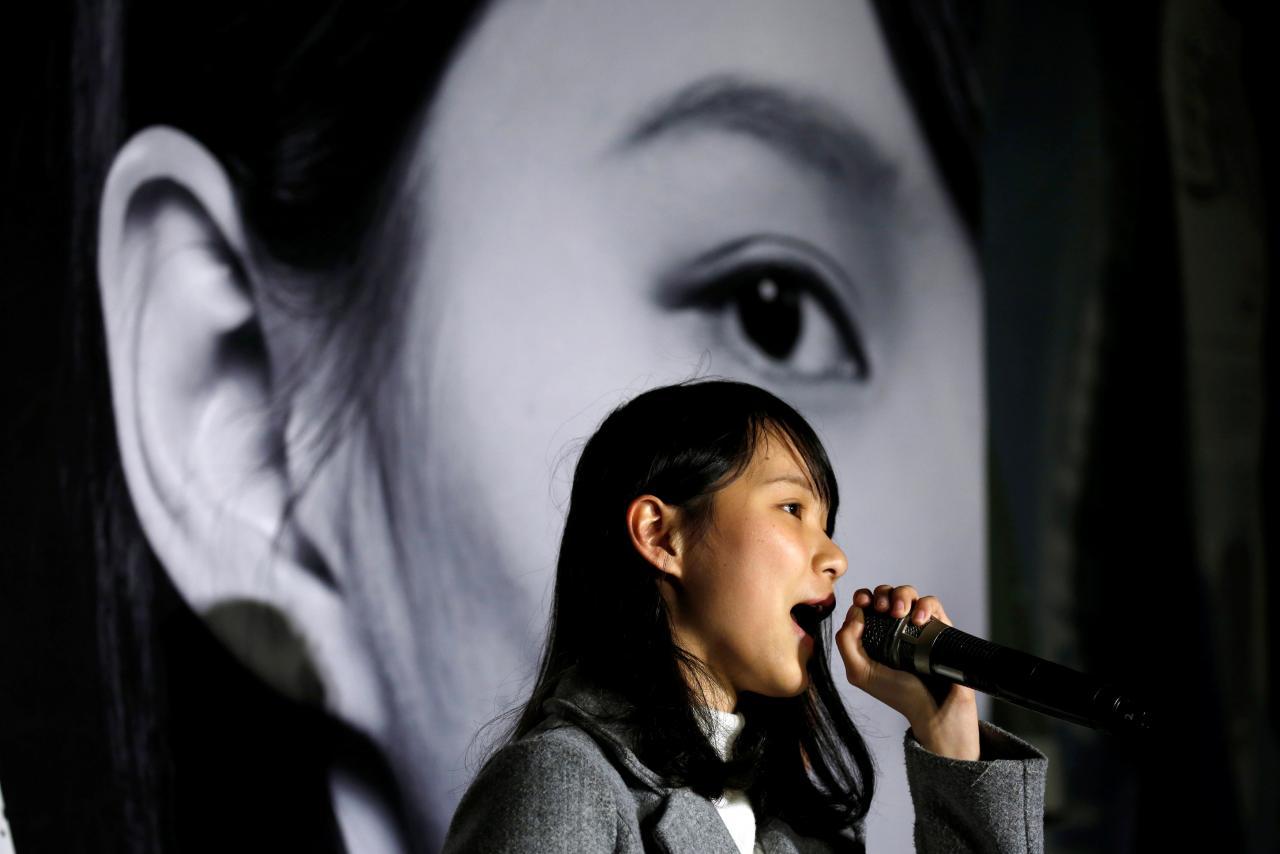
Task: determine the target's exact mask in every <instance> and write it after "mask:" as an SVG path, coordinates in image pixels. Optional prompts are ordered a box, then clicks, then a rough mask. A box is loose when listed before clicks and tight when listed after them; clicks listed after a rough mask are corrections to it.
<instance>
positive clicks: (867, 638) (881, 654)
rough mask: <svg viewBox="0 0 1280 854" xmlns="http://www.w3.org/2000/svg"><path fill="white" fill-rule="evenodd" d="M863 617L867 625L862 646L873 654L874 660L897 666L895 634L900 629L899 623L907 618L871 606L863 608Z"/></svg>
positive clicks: (868, 652) (864, 629) (863, 632)
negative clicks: (890, 614) (893, 646)
mask: <svg viewBox="0 0 1280 854" xmlns="http://www.w3.org/2000/svg"><path fill="white" fill-rule="evenodd" d="M862 617H863V619H864V620H865V621H866V627H865V628H863V630H862V647H863V649H865V650H866V651H867V655H869V656H871V659H872V661H878V662H880V663H881V664H887V665H889V666H890V667H894V666H896V664H897V662H895V661H893V659H892V641H893V635H894V633H895V632H897V630H898V624H899V623H901V622H902V620H903V619H905V618H901V617H890V616H889V615H888V614H880V613H877V612H875V611H873V610H871V609H870V608H863V609H862Z"/></svg>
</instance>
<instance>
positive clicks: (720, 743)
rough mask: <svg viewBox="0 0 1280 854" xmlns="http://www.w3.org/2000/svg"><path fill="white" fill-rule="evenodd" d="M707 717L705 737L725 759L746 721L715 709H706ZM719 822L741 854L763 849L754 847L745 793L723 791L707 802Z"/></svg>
mask: <svg viewBox="0 0 1280 854" xmlns="http://www.w3.org/2000/svg"><path fill="white" fill-rule="evenodd" d="M707 711H708V712H709V713H710V715H711V724H712V729H711V732H709V733H707V738H708V739H710V741H711V746H712V747H714V748H715V751H716V753H718V754H719V755H720V758H721V759H725V760H727V759H728V758H729V754H730V753H732V752H733V744H734V742H736V741H737V740H738V735H739V734H740V733H741V732H742V728H743V727H744V726H746V723H747V719H746V718H745V717H743V716H742V715H740V714H738V713H736V712H722V711H720V710H719V709H707ZM711 803H712V805H714V806H715V808H716V812H718V813H720V820H721V821H723V822H724V826H725V827H727V828H728V829H729V835H730V836H732V837H733V843H734V844H735V845H737V846H738V851H739V852H741V854H763V849H761V848H760V846H758V845H756V814H755V812H753V811H752V809H751V802H750V801H749V800H747V793H746V792H744V791H742V790H741V789H725V790H724V795H722V796H721V797H718V798H716V799H714V800H713V801H711Z"/></svg>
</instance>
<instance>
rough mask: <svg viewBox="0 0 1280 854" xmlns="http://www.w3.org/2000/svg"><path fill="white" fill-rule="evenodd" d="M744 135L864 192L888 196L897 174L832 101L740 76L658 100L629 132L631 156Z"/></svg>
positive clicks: (707, 81)
mask: <svg viewBox="0 0 1280 854" xmlns="http://www.w3.org/2000/svg"><path fill="white" fill-rule="evenodd" d="M700 129H718V130H725V131H730V132H735V133H744V134H747V135H748V136H750V137H753V138H754V139H756V140H758V141H760V142H762V143H764V144H765V145H767V146H769V147H770V148H772V149H774V150H775V151H776V152H778V153H779V154H781V155H783V156H784V157H786V158H787V159H789V160H791V161H793V162H795V163H798V164H800V165H801V166H805V167H808V168H810V169H813V170H816V171H817V172H818V173H819V174H820V175H822V177H824V178H828V179H830V180H833V181H850V180H852V181H854V182H856V184H857V187H858V189H859V191H860V192H874V193H879V194H885V195H887V194H888V193H889V191H890V190H891V189H892V188H893V186H894V184H895V183H896V180H897V175H898V170H897V168H896V166H895V164H894V162H893V161H892V160H891V159H890V158H889V157H888V156H887V155H886V154H885V152H884V151H883V150H882V149H881V148H880V146H878V145H877V144H876V143H875V142H874V141H873V140H872V139H871V138H870V137H869V136H868V135H867V133H866V132H865V131H864V130H862V129H861V128H859V127H858V126H857V125H855V124H853V123H851V122H850V121H848V120H847V119H846V118H845V117H844V115H842V113H841V112H840V111H839V110H838V109H837V108H836V107H834V106H833V105H831V104H830V103H828V102H826V101H823V100H821V99H819V98H815V97H809V96H806V95H802V94H800V93H798V92H794V91H791V90H789V89H786V88H784V87H780V86H776V85H773V84H765V83H757V82H753V81H750V80H744V79H742V78H739V77H736V76H731V75H730V76H725V75H721V76H715V77H707V78H703V79H701V80H698V81H697V82H695V83H692V84H691V85H689V86H686V87H685V88H683V89H680V90H679V91H677V92H676V93H675V94H674V95H671V96H669V97H666V98H663V99H661V100H659V101H658V102H657V103H656V104H654V105H653V106H651V107H650V108H649V109H647V110H645V111H644V112H643V113H642V114H641V116H640V118H639V120H638V121H636V122H635V123H634V124H633V125H632V126H631V127H630V128H629V129H628V130H627V131H626V133H624V135H623V136H622V139H621V144H620V146H619V148H621V149H622V150H627V149H631V148H635V147H637V146H641V145H644V144H647V143H649V142H652V141H654V140H656V139H658V138H660V137H665V136H668V135H670V134H672V133H675V132H678V131H685V130H700Z"/></svg>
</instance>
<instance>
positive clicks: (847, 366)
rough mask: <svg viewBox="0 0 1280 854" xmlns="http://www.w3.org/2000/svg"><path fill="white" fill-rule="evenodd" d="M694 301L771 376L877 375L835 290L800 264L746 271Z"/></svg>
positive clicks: (760, 265) (710, 286)
mask: <svg viewBox="0 0 1280 854" xmlns="http://www.w3.org/2000/svg"><path fill="white" fill-rule="evenodd" d="M690 301H691V302H693V303H695V304H697V305H699V306H701V307H702V308H703V309H704V310H706V311H710V312H712V313H714V314H715V315H716V317H715V323H716V324H717V326H718V327H719V328H718V329H717V336H718V337H720V338H721V339H722V340H723V341H724V342H725V344H726V345H727V346H729V347H731V348H733V349H734V350H736V351H738V352H739V354H740V356H742V357H744V358H745V359H747V360H748V361H750V362H752V363H754V364H755V365H756V366H757V367H758V368H760V369H761V370H762V371H763V372H765V373H773V374H780V375H782V376H783V377H799V378H801V379H808V380H818V379H852V380H865V379H866V378H867V376H868V374H869V372H870V371H869V365H868V363H867V357H866V351H865V348H864V347H863V343H862V337H861V336H860V335H859V333H858V330H857V328H856V327H855V326H854V324H853V323H852V321H851V320H850V319H849V317H848V315H847V314H846V312H845V310H844V308H843V307H842V306H841V304H840V302H839V300H838V299H837V297H836V296H835V294H834V293H833V292H832V289H831V287H830V286H829V285H828V284H827V283H826V282H825V281H824V280H823V279H822V277H821V276H819V275H818V274H817V273H815V272H814V271H811V270H808V269H806V268H804V267H803V266H801V265H799V264H793V263H782V262H756V263H752V264H749V265H746V266H742V267H738V268H736V269H733V270H731V271H729V272H728V273H726V274H724V275H722V276H719V277H717V278H715V279H712V280H711V281H708V282H705V283H704V285H703V287H702V289H701V290H700V291H698V292H697V293H696V294H694V295H693V297H692V299H691V300H690Z"/></svg>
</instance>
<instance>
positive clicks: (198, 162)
mask: <svg viewBox="0 0 1280 854" xmlns="http://www.w3.org/2000/svg"><path fill="white" fill-rule="evenodd" d="M256 273H257V271H256V270H255V265H254V260H253V256H252V253H251V252H250V251H249V247H248V243H247V241H246V235H245V230H244V227H243V223H242V221H241V217H240V214H239V210H238V207H237V205H236V201H235V197H234V195H233V193H232V189H231V184H230V181H229V180H228V178H227V176H226V173H225V172H224V170H223V169H222V167H221V165H220V164H219V163H218V161H217V160H216V159H215V158H214V157H213V156H212V155H211V154H209V152H208V151H206V150H205V149H204V148H203V147H202V146H201V145H200V144H199V143H198V142H196V141H195V140H194V139H192V138H191V137H189V136H187V135H186V134H184V133H182V132H180V131H177V130H174V129H171V128H165V127H151V128H147V129H145V130H143V131H141V132H140V133H139V134H137V135H136V136H134V137H133V138H132V139H130V140H129V142H128V143H126V144H125V146H124V147H123V148H122V149H121V150H120V152H119V154H118V155H117V156H116V159H115V161H114V163H113V164H112V168H111V171H110V173H109V175H108V177H107V181H106V187H105V190H104V192H103V197H102V206H101V210H100V212H99V230H98V282H99V287H100V290H101V297H102V310H103V321H104V325H105V330H106V342H107V356H108V366H109V370H110V376H111V397H112V403H113V408H114V415H115V427H116V436H117V441H118V443H119V446H120V455H121V459H122V462H123V467H124V474H125V479H126V481H127V483H128V488H129V494H130V496H131V498H132V500H133V505H134V507H135V509H136V511H137V514H138V518H139V520H140V521H141V523H142V527H143V530H144V531H145V533H146V536H147V538H148V540H149V542H150V544H151V547H152V549H153V550H154V552H155V553H156V555H157V556H158V557H159V559H160V561H161V563H162V564H163V565H164V567H165V569H166V570H167V571H168V573H169V576H170V578H171V579H172V580H173V583H174V585H175V586H176V587H177V589H178V591H179V592H180V593H181V594H182V596H183V597H184V598H185V599H186V601H187V602H188V603H189V604H190V605H191V607H192V608H193V609H194V610H195V611H196V612H197V613H199V614H201V615H202V616H203V617H204V618H205V620H206V621H207V622H208V624H209V626H210V627H211V629H212V630H213V631H214V632H215V633H216V634H217V635H218V636H219V637H220V639H221V640H222V641H223V642H224V643H226V644H227V645H228V647H230V649H231V650H232V651H233V652H234V653H235V654H236V655H237V656H238V657H239V658H240V659H241V660H242V661H243V662H244V663H245V664H246V665H247V666H248V667H250V668H251V669H252V670H254V671H255V672H257V673H258V674H259V675H260V676H261V677H262V678H263V679H265V680H266V681H268V682H269V683H270V684H272V685H273V686H275V687H276V688H277V689H279V690H280V691H282V692H284V693H285V694H288V695H290V696H293V697H295V698H297V699H300V700H304V701H309V702H314V703H318V704H321V705H323V706H325V707H326V708H328V709H329V710H330V711H332V712H333V713H335V714H336V715H338V716H339V717H341V718H343V719H345V720H347V721H348V722H350V723H352V724H353V725H354V726H356V727H358V728H359V729H362V730H364V731H366V732H370V733H372V732H375V731H377V730H379V729H381V728H382V725H383V724H384V722H385V720H384V718H385V716H384V712H385V709H384V708H383V707H382V704H381V697H382V693H381V692H380V691H379V690H378V689H377V687H376V684H375V677H374V673H375V670H374V668H373V667H372V666H371V665H372V661H371V660H370V650H369V648H368V644H367V642H366V641H365V640H364V638H365V634H364V633H363V632H361V631H360V630H359V628H358V626H357V625H356V624H355V622H354V616H353V614H352V612H351V609H350V608H349V607H348V606H347V603H346V602H345V601H344V600H343V598H342V596H341V595H340V593H339V591H338V590H337V589H336V588H335V586H334V585H333V584H332V583H331V581H330V576H329V574H328V572H327V570H326V568H325V567H324V566H321V565H319V560H318V558H317V557H316V556H315V553H314V552H313V550H311V549H309V548H307V546H306V539H305V537H303V536H300V535H299V534H298V532H297V531H296V530H295V527H294V526H293V525H292V524H290V523H291V519H290V518H289V515H288V508H289V507H290V505H291V498H292V490H293V487H294V484H291V483H290V482H289V469H288V465H287V453H288V449H287V448H286V447H285V444H286V443H285V430H284V424H285V421H286V419H285V418H284V416H283V415H282V407H281V406H280V405H279V404H280V401H278V400H276V399H275V397H274V396H273V388H272V366H271V364H269V362H270V359H269V347H268V346H267V341H266V340H265V339H264V333H263V328H264V323H263V322H262V315H261V312H260V310H259V302H258V300H257V298H256V293H255V287H254V282H255V275H256Z"/></svg>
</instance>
